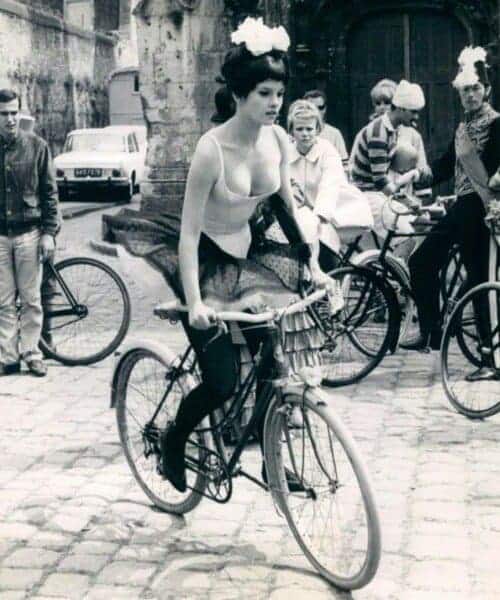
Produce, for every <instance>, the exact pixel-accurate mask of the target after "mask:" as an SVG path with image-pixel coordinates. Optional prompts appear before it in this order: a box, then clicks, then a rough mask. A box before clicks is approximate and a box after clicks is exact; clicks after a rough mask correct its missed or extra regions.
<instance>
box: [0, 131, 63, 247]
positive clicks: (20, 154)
mask: <svg viewBox="0 0 500 600" xmlns="http://www.w3.org/2000/svg"><path fill="white" fill-rule="evenodd" d="M0 157H1V158H3V160H2V161H1V163H2V164H1V165H0V169H1V170H2V171H3V175H4V180H3V182H2V185H1V187H2V188H3V190H2V191H3V194H2V196H3V202H1V210H0V221H2V222H3V223H6V224H7V225H8V226H9V227H12V228H15V227H20V226H21V227H22V226H23V225H36V226H38V227H40V229H41V232H42V233H49V234H50V235H54V236H55V235H56V234H57V233H58V231H59V229H60V227H61V216H60V212H59V203H58V197H57V184H56V181H55V178H54V173H53V166H52V160H51V157H50V151H49V148H48V146H47V143H46V142H45V141H44V140H43V139H42V138H40V137H38V136H37V135H35V134H34V133H29V132H26V131H22V130H20V131H19V133H18V136H17V137H16V139H15V140H14V141H13V142H11V143H10V144H7V145H4V148H3V151H0ZM0 177H1V173H0Z"/></svg>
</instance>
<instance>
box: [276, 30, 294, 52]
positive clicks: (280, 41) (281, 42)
mask: <svg viewBox="0 0 500 600" xmlns="http://www.w3.org/2000/svg"><path fill="white" fill-rule="evenodd" d="M271 32H272V34H273V48H274V49H275V50H281V52H286V51H287V50H288V48H289V47H290V38H289V37H288V33H287V32H286V29H285V28H284V27H283V25H280V26H279V27H273V29H271Z"/></svg>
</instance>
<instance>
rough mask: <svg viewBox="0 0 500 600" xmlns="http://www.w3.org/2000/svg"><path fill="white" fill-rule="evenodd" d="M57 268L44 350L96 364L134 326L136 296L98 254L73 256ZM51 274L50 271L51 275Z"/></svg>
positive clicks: (68, 361)
mask: <svg viewBox="0 0 500 600" xmlns="http://www.w3.org/2000/svg"><path fill="white" fill-rule="evenodd" d="M54 269H55V270H56V271H57V273H58V276H59V277H60V279H61V281H59V280H57V278H54V285H55V287H56V289H55V290H54V295H53V297H52V298H51V299H50V303H49V306H48V307H47V308H46V310H45V312H44V326H43V332H42V337H41V340H40V348H41V349H42V351H43V353H44V354H45V355H46V356H47V357H49V358H53V359H55V360H58V361H59V362H61V363H63V364H65V365H90V364H93V363H96V362H98V361H100V360H103V359H104V358H106V357H107V356H109V355H110V354H111V353H112V352H114V351H115V350H116V348H118V346H119V345H120V344H121V342H122V341H123V338H124V337H125V335H126V333H127V331H128V327H129V325H130V298H129V295H128V292H127V288H126V287H125V284H124V283H123V281H122V280H121V278H120V277H119V275H118V274H117V273H116V272H115V271H114V270H113V269H112V268H111V267H109V266H108V265H107V264H105V263H103V262H101V261H99V260H96V259H94V258H87V257H77V258H68V259H65V260H62V261H60V262H58V263H57V264H56V265H55V266H54ZM50 275H51V274H50V273H49V276H50Z"/></svg>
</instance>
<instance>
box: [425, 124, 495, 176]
mask: <svg viewBox="0 0 500 600" xmlns="http://www.w3.org/2000/svg"><path fill="white" fill-rule="evenodd" d="M479 157H480V159H481V160H482V162H483V164H484V167H485V169H486V172H487V173H488V176H489V177H491V176H492V175H493V174H494V173H495V171H496V170H497V169H498V167H499V165H500V118H497V119H495V120H494V121H493V122H492V123H491V125H490V133H489V137H488V141H487V142H486V146H485V147H484V150H483V152H481V153H480V154H479ZM456 160H457V158H456V154H455V138H453V140H452V141H451V143H450V145H449V146H448V149H447V150H446V151H445V153H444V154H443V155H442V156H441V157H440V158H438V159H436V160H435V161H434V162H433V163H432V164H431V170H432V173H433V175H434V178H433V180H432V184H433V185H437V184H438V183H442V182H443V181H447V180H448V179H451V178H452V177H454V176H455V163H456Z"/></svg>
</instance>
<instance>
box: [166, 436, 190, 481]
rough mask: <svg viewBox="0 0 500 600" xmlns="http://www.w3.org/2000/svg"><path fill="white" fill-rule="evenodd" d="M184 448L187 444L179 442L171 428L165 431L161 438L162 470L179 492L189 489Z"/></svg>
mask: <svg viewBox="0 0 500 600" xmlns="http://www.w3.org/2000/svg"><path fill="white" fill-rule="evenodd" d="M184 448H185V444H184V443H179V441H178V440H177V439H176V437H175V436H174V435H172V430H171V429H167V430H166V431H165V432H163V434H162V436H161V438H160V449H161V465H160V468H161V472H162V475H163V477H164V478H165V479H168V481H170V483H171V484H172V485H173V486H174V488H175V489H176V490H177V491H179V492H185V491H186V489H187V483H186V465H185V463H184Z"/></svg>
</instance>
